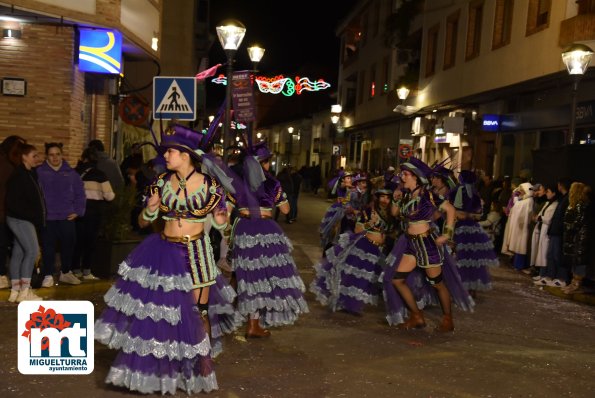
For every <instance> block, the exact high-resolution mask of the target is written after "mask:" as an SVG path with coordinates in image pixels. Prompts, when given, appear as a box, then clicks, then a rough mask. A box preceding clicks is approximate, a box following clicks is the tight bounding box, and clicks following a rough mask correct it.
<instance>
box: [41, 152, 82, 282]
mask: <svg viewBox="0 0 595 398" xmlns="http://www.w3.org/2000/svg"><path fill="white" fill-rule="evenodd" d="M45 154H46V158H47V159H46V161H45V162H43V164H42V165H41V166H39V167H38V168H37V175H38V177H39V185H40V186H41V190H42V191H43V196H44V198H45V204H46V208H47V216H46V225H45V228H43V230H42V232H41V247H42V257H43V275H44V279H43V282H42V285H41V286H42V287H50V286H53V285H54V278H53V276H52V274H53V273H54V268H55V262H54V260H55V257H56V254H55V253H56V243H58V242H60V259H61V262H62V269H61V273H60V278H59V280H60V282H62V283H68V284H71V285H78V284H80V283H81V281H80V279H78V278H77V277H76V276H74V274H73V273H72V271H71V268H72V260H73V254H74V247H75V243H76V227H75V222H74V220H75V219H76V218H77V217H81V216H83V215H84V214H85V204H86V196H85V189H84V185H83V181H82V179H81V177H80V176H79V174H78V173H77V172H76V171H75V170H74V169H73V168H72V167H70V165H69V164H68V163H67V162H66V161H65V160H63V159H62V144H61V143H55V142H52V143H49V144H45Z"/></svg>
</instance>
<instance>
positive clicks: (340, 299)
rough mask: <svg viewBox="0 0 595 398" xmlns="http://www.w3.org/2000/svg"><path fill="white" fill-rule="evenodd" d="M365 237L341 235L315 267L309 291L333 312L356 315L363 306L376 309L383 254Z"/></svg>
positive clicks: (379, 293) (379, 292)
mask: <svg viewBox="0 0 595 398" xmlns="http://www.w3.org/2000/svg"><path fill="white" fill-rule="evenodd" d="M380 249H381V248H380V247H379V246H377V245H374V244H373V243H372V242H370V241H369V240H368V239H367V238H366V237H365V236H364V233H357V234H355V233H344V234H341V235H340V236H339V241H338V242H337V243H336V244H335V245H334V246H332V247H331V248H329V249H328V250H327V251H326V258H324V259H323V260H322V262H321V263H319V264H317V265H315V266H314V270H315V271H316V276H315V278H314V280H313V281H312V283H311V284H310V291H311V292H312V293H314V295H315V296H316V300H318V301H319V302H320V303H321V304H322V305H328V306H329V308H330V309H331V310H333V311H338V310H345V311H347V312H350V313H354V314H359V313H361V312H362V311H363V309H364V306H365V305H377V304H378V299H379V298H380V297H381V294H382V285H381V283H380V282H379V277H380V274H381V273H382V264H383V262H384V254H383V253H382V251H381V250H380Z"/></svg>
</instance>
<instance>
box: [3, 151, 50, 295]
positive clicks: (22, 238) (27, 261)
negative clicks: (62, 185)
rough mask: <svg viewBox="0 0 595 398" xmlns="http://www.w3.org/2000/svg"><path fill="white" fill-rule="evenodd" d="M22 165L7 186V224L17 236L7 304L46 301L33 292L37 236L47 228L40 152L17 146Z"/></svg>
mask: <svg viewBox="0 0 595 398" xmlns="http://www.w3.org/2000/svg"><path fill="white" fill-rule="evenodd" d="M18 146H19V149H18V151H19V152H20V153H21V162H20V164H19V165H18V166H17V167H16V168H15V169H14V172H13V173H12V174H11V176H10V178H9V179H8V182H7V183H6V224H7V225H8V227H9V228H10V230H11V231H12V233H13V235H14V241H13V245H12V255H11V257H10V266H9V267H10V283H11V291H10V296H9V297H8V301H10V302H11V303H14V302H15V301H16V302H18V303H20V302H21V301H30V300H43V299H42V298H41V297H39V296H37V295H36V294H35V293H34V292H33V291H32V290H31V276H32V275H33V267H34V266H35V261H36V260H37V257H38V255H39V243H38V239H37V233H38V231H39V229H41V228H43V227H44V225H45V213H46V210H45V204H44V200H43V194H42V192H41V188H40V187H39V185H38V183H37V173H36V172H35V166H37V151H36V150H35V147H34V146H33V145H29V144H23V143H19V144H18Z"/></svg>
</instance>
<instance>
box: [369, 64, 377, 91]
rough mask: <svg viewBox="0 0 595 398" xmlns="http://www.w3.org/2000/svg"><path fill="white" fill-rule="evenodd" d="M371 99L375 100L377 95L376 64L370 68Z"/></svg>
mask: <svg viewBox="0 0 595 398" xmlns="http://www.w3.org/2000/svg"><path fill="white" fill-rule="evenodd" d="M369 94H370V97H369V98H370V99H372V98H374V96H375V95H376V64H374V65H372V67H371V68H370V90H369Z"/></svg>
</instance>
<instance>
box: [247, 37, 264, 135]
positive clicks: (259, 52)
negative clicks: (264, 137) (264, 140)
mask: <svg viewBox="0 0 595 398" xmlns="http://www.w3.org/2000/svg"><path fill="white" fill-rule="evenodd" d="M264 52H265V49H264V48H262V47H260V46H259V45H257V44H255V45H253V46H250V47H248V56H249V57H250V61H252V69H253V70H252V73H254V74H256V72H258V63H259V62H260V60H261V59H262V57H263V56H264ZM252 81H253V82H254V80H252ZM254 103H255V108H257V109H258V107H257V106H256V96H255V97H254ZM255 128H256V115H255V117H254V121H252V122H250V126H249V130H248V134H250V137H252V132H253V131H254V129H255ZM258 134H260V133H258ZM258 134H257V138H259V139H260V136H258Z"/></svg>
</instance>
